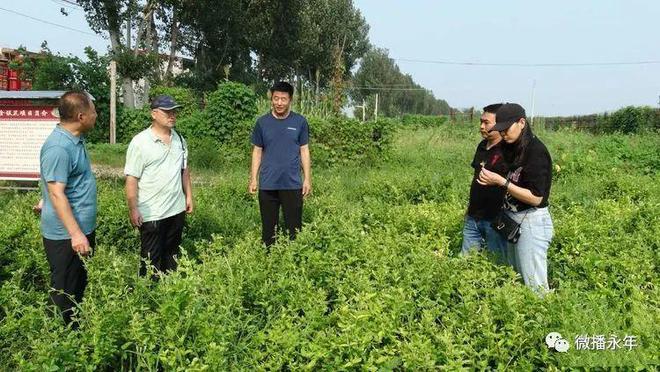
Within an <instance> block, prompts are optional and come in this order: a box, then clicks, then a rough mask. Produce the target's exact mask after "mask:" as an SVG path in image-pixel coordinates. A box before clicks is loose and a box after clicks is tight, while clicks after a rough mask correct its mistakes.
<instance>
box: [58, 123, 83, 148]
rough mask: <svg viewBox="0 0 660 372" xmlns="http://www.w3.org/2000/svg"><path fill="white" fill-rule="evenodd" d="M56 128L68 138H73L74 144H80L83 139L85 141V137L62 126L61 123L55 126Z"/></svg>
mask: <svg viewBox="0 0 660 372" xmlns="http://www.w3.org/2000/svg"><path fill="white" fill-rule="evenodd" d="M55 130H56V131H57V132H59V133H62V134H63V135H64V136H65V137H66V138H68V139H69V140H71V142H73V144H74V145H77V144H79V143H80V142H81V141H82V142H83V143H84V140H85V139H84V138H83V137H82V136H80V137H76V136H74V135H73V134H72V133H71V132H69V131H68V130H66V129H64V128H62V126H61V125H60V124H59V123H58V124H57V125H56V126H55Z"/></svg>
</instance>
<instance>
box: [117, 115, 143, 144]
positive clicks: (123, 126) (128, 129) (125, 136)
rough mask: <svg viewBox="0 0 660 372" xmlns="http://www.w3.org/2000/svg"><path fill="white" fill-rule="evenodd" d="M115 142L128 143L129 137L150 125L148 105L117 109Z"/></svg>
mask: <svg viewBox="0 0 660 372" xmlns="http://www.w3.org/2000/svg"><path fill="white" fill-rule="evenodd" d="M117 111H118V112H117V142H119V143H129V142H131V139H132V138H133V137H134V136H135V135H136V134H138V133H140V132H142V131H143V130H144V129H145V128H147V127H148V126H149V125H151V113H150V111H149V108H148V107H145V108H142V109H125V108H122V109H120V110H117Z"/></svg>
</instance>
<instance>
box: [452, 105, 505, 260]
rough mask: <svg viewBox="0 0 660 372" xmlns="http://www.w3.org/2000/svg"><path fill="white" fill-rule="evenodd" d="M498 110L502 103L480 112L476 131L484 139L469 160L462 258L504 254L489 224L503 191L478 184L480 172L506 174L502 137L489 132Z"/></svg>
mask: <svg viewBox="0 0 660 372" xmlns="http://www.w3.org/2000/svg"><path fill="white" fill-rule="evenodd" d="M500 106H502V104H501V103H497V104H492V105H488V106H486V107H484V108H483V111H484V112H483V114H482V115H481V125H480V126H479V130H480V132H481V136H482V137H483V138H484V139H483V141H481V142H480V143H479V145H478V146H477V151H476V152H475V154H474V159H473V160H472V168H474V175H473V177H472V184H471V186H470V203H469V205H468V209H467V213H466V215H465V225H464V226H463V244H462V248H461V254H462V255H466V254H468V253H469V252H470V250H472V249H483V248H484V247H487V249H488V250H489V251H490V252H493V253H495V254H497V255H499V256H500V257H504V255H505V252H506V244H507V242H506V239H504V238H503V237H502V236H501V235H500V234H499V233H497V231H495V230H493V228H492V227H491V226H490V222H491V221H492V219H493V218H494V217H495V216H496V215H497V213H498V212H499V210H500V209H501V207H502V201H503V199H504V193H505V190H504V189H502V188H500V187H497V186H483V185H480V184H479V183H478V182H477V179H478V177H479V172H481V169H482V168H486V169H488V170H491V171H493V172H496V173H498V174H500V175H502V176H504V175H506V174H507V172H508V170H509V169H508V165H507V163H506V162H505V160H504V157H503V154H502V137H501V136H500V133H499V132H497V131H491V130H492V129H493V126H495V112H496V111H497V109H498V108H500Z"/></svg>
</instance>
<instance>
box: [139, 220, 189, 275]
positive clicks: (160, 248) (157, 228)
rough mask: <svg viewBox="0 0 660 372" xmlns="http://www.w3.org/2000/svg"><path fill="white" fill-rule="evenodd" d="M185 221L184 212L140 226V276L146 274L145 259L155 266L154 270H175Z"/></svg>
mask: <svg viewBox="0 0 660 372" xmlns="http://www.w3.org/2000/svg"><path fill="white" fill-rule="evenodd" d="M185 222H186V212H181V213H179V214H177V215H174V216H172V217H167V218H164V219H162V220H158V221H149V222H144V223H142V226H140V242H141V250H140V256H141V257H142V264H141V265H140V276H145V275H146V274H147V266H146V264H145V261H144V260H145V259H146V260H147V261H148V262H149V263H150V264H151V265H152V266H153V267H154V268H155V270H156V272H166V271H168V270H176V257H177V255H178V254H179V244H181V235H182V234H183V225H184V224H185Z"/></svg>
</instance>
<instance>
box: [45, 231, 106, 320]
mask: <svg viewBox="0 0 660 372" xmlns="http://www.w3.org/2000/svg"><path fill="white" fill-rule="evenodd" d="M87 240H88V241H89V245H90V246H91V247H92V248H94V247H96V234H95V232H91V233H90V234H89V235H87ZM43 242H44V249H45V250H46V259H47V260H48V265H49V266H50V287H51V290H50V301H51V303H53V304H54V305H55V306H57V307H58V309H59V311H60V313H61V314H62V317H63V318H64V322H65V323H66V324H69V323H71V316H72V315H73V309H74V308H75V306H76V304H77V303H80V302H81V301H82V299H83V294H84V293H85V288H86V287H87V269H86V268H85V265H84V264H83V261H82V260H81V259H80V256H79V255H78V253H76V252H75V251H74V250H73V247H72V246H71V239H65V240H50V239H46V238H43ZM90 254H91V253H90ZM74 326H75V325H74Z"/></svg>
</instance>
